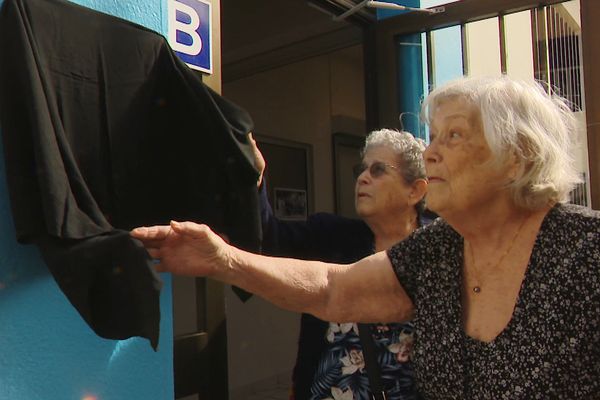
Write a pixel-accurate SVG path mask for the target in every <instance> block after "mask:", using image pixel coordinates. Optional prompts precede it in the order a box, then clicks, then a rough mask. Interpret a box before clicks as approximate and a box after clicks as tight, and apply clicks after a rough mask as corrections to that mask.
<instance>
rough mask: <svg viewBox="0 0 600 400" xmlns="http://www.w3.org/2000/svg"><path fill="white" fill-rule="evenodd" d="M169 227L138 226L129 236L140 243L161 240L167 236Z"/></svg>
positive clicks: (169, 230)
mask: <svg viewBox="0 0 600 400" xmlns="http://www.w3.org/2000/svg"><path fill="white" fill-rule="evenodd" d="M170 232H171V227H170V226H169V225H155V226H140V227H137V228H134V229H133V230H131V232H130V235H131V236H133V237H134V238H136V239H139V240H142V241H150V240H162V239H164V238H166V237H167V236H169V233H170Z"/></svg>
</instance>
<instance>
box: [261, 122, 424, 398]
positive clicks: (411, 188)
mask: <svg viewBox="0 0 600 400" xmlns="http://www.w3.org/2000/svg"><path fill="white" fill-rule="evenodd" d="M250 142H251V144H252V145H253V149H254V153H255V165H256V166H257V169H258V170H259V172H260V173H261V174H260V178H259V180H258V181H259V184H260V182H261V181H263V180H262V174H263V172H264V169H265V167H266V163H265V160H264V158H263V156H262V154H261V153H260V150H259V149H258V147H257V146H256V143H255V142H254V139H253V138H252V136H250ZM424 150H425V142H423V140H421V139H417V138H415V137H414V136H413V135H411V134H410V133H408V132H405V131H396V130H392V129H380V130H376V131H373V132H370V133H369V134H368V135H367V137H366V138H365V145H364V147H363V149H362V152H361V163H360V164H358V165H356V167H355V170H354V174H355V178H356V184H355V193H354V195H355V196H354V200H355V209H356V214H357V215H358V216H359V217H360V219H356V218H345V217H342V216H339V215H334V214H329V213H315V214H312V215H309V216H308V218H307V219H306V221H284V220H280V219H278V218H276V217H275V216H274V215H273V212H272V209H271V206H270V204H269V201H268V199H267V194H266V184H265V183H263V184H262V185H260V198H261V201H260V204H261V220H262V226H263V242H262V250H263V254H268V255H275V256H285V257H296V258H303V259H311V260H319V261H326V262H335V263H351V262H355V261H357V260H360V259H361V258H364V257H366V256H368V255H371V254H373V253H374V252H377V251H383V250H386V249H388V248H389V247H391V246H392V245H394V244H396V243H398V242H399V241H401V240H404V239H405V238H406V237H407V236H408V235H410V234H411V233H412V232H413V231H414V230H415V229H417V228H418V227H420V226H423V225H425V224H427V223H429V222H431V219H430V218H428V217H429V216H425V215H424V213H423V211H424V203H425V201H424V196H425V192H426V188H427V182H426V180H425V178H426V174H425V163H424V161H423V151H424ZM348 172H349V171H348ZM413 341H414V328H413V326H412V324H411V323H410V322H404V323H392V324H356V323H353V322H348V321H344V323H339V322H336V321H331V322H329V321H323V320H321V319H319V318H316V317H314V316H312V315H310V314H302V316H301V320H300V335H299V338H298V351H297V357H296V364H295V366H294V370H293V374H292V396H291V398H293V399H294V400H310V399H324V398H331V397H332V396H333V398H336V397H339V396H340V395H339V394H343V396H345V398H352V399H354V400H373V399H376V400H379V399H386V400H414V399H416V398H417V397H416V396H417V394H416V392H415V385H414V379H413V371H412V367H411V363H410V350H411V348H412V345H413ZM369 349H372V350H371V351H372V353H369ZM370 354H372V356H371V355H370ZM374 376H377V377H379V379H376V378H374ZM368 378H371V380H373V381H372V382H371V381H370V379H368Z"/></svg>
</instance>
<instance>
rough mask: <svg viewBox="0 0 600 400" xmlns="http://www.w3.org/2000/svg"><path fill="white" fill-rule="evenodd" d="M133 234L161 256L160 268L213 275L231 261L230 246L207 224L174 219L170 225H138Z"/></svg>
mask: <svg viewBox="0 0 600 400" xmlns="http://www.w3.org/2000/svg"><path fill="white" fill-rule="evenodd" d="M131 236H132V237H134V238H136V239H138V240H140V241H141V242H142V243H143V244H144V247H146V249H147V250H148V253H149V254H150V256H151V257H153V258H155V259H157V260H158V264H156V270H157V271H159V272H171V273H173V274H177V275H188V276H212V275H215V274H217V273H218V272H220V271H222V270H224V269H226V268H227V266H228V265H229V259H230V254H229V251H230V246H229V245H228V244H227V243H225V241H224V240H223V239H222V238H220V237H219V236H218V235H217V234H215V233H214V232H213V231H212V230H211V229H210V228H209V227H208V226H206V225H199V224H196V223H193V222H175V221H171V225H161V226H151V227H140V228H135V229H134V230H132V231H131Z"/></svg>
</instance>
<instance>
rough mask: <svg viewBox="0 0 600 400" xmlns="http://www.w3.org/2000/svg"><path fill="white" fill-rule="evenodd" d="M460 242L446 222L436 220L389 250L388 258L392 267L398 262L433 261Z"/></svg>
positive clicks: (457, 235)
mask: <svg viewBox="0 0 600 400" xmlns="http://www.w3.org/2000/svg"><path fill="white" fill-rule="evenodd" d="M461 240H462V238H461V236H460V235H459V234H458V233H457V232H456V231H455V230H454V229H453V228H452V227H451V226H450V225H449V224H448V223H447V222H446V221H444V220H443V219H442V218H436V219H435V220H433V221H431V222H430V223H428V224H427V225H424V226H421V227H420V228H418V229H416V230H415V231H414V232H413V233H412V234H411V235H410V236H409V237H408V238H406V239H405V240H403V241H402V242H399V243H397V244H395V245H394V246H393V247H392V248H390V249H389V250H388V257H389V258H390V261H391V262H392V264H394V265H396V264H398V263H399V260H404V261H405V262H410V263H412V262H415V261H417V260H424V259H426V258H427V259H431V260H433V259H436V258H437V257H440V256H443V255H444V254H445V253H447V251H448V250H449V249H450V248H453V247H455V246H456V244H457V243H459V242H460V241H461Z"/></svg>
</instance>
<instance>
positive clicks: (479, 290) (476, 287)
mask: <svg viewBox="0 0 600 400" xmlns="http://www.w3.org/2000/svg"><path fill="white" fill-rule="evenodd" d="M479 292H481V288H480V287H479V286H473V293H479Z"/></svg>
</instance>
